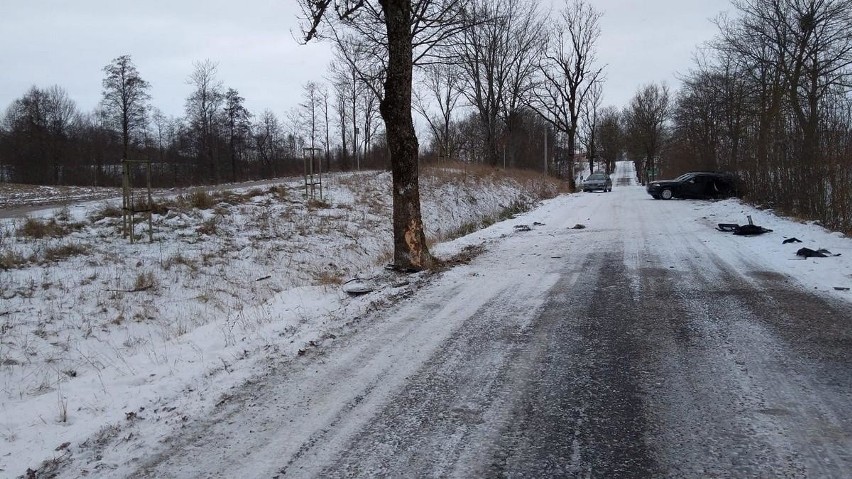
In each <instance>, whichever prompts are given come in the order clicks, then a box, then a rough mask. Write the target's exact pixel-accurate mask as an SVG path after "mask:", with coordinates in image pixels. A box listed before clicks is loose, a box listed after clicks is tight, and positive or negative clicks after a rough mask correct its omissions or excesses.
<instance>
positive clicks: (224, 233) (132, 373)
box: [0, 163, 852, 476]
mask: <svg viewBox="0 0 852 479" xmlns="http://www.w3.org/2000/svg"><path fill="white" fill-rule="evenodd" d="M618 169H619V173H618V174H621V175H622V176H625V175H626V176H631V164H629V163H620V164H619V166H618ZM388 188H389V179H388V177H387V174H384V173H383V174H378V175H377V174H375V173H363V174H357V175H343V176H341V177H338V178H335V179H334V180H333V181H332V182H331V183H330V184H329V193H330V195H329V198H328V199H327V200H326V202H327V204H312V205H306V204H305V203H304V202H303V200H302V198H301V196H300V190H299V184H298V182H294V183H284V184H281V185H276V186H275V187H274V188H260V189H257V190H246V191H234V192H232V193H230V194H223V195H221V196H219V197H217V198H216V202H215V204H214V205H213V206H212V207H210V208H207V209H203V210H198V209H195V208H190V207H186V206H175V207H173V208H172V209H170V210H169V211H168V212H164V213H163V214H162V215H160V216H158V218H157V223H156V229H157V241H156V242H155V243H154V244H153V245H151V244H147V243H137V244H134V245H129V244H127V242H126V241H124V240H121V239H120V238H119V237H118V235H117V234H116V228H117V221H118V220H117V219H115V218H110V217H105V218H97V219H96V220H95V222H94V224H87V225H86V226H84V227H79V228H77V229H74V231H71V232H70V233H68V234H67V235H65V236H63V237H62V238H55V239H43V240H28V239H22V238H18V237H16V236H15V235H14V232H15V231H17V229H19V228H21V227H22V225H23V220H17V221H15V222H11V223H7V224H6V226H5V228H6V232H5V233H4V235H3V236H2V241H3V243H2V244H0V248H2V251H13V252H17V254H18V255H19V256H21V257H27V256H28V255H29V257H33V258H35V259H34V260H33V262H32V264H28V265H27V266H25V267H20V268H15V269H10V270H8V271H3V272H2V273H0V274H2V279H0V291H2V294H3V303H2V306H0V314H2V316H0V321H2V323H0V325H2V326H0V327H2V329H0V333H2V335H0V358H2V361H3V363H2V369H0V379H2V388H3V389H2V396H0V401H2V404H0V411H2V420H0V441H2V442H3V444H4V447H3V448H2V450H3V451H4V452H3V453H2V456H0V473H2V474H0V475H10V476H17V475H20V474H23V473H24V471H25V470H26V469H27V468H28V467H32V468H36V467H39V465H40V464H39V463H40V462H41V461H42V460H46V459H47V460H49V459H55V460H56V462H57V463H62V462H63V461H65V460H67V459H68V458H69V457H72V456H73V455H74V454H75V453H77V452H79V451H80V450H83V449H84V450H86V451H87V454H92V453H93V452H92V451H94V454H95V455H97V454H98V447H99V446H100V445H101V444H104V445H105V444H110V447H111V448H113V449H111V450H110V451H109V452H110V459H111V461H113V462H112V463H113V464H116V465H117V467H118V466H119V465H122V464H125V463H127V462H130V461H133V460H134V458H138V457H139V456H140V455H143V456H144V451H140V450H139V449H138V448H139V447H141V446H140V444H150V443H151V441H159V440H160V439H162V438H165V437H168V436H169V435H170V433H171V432H172V431H174V430H176V429H179V428H182V427H184V426H185V425H186V424H187V423H188V422H191V421H192V418H197V417H203V415H204V414H205V411H210V410H211V408H213V407H214V406H215V405H216V404H217V403H219V402H220V401H224V400H225V398H227V397H229V395H230V394H232V393H233V391H232V388H234V387H237V386H239V385H241V384H243V383H245V382H246V381H254V380H259V379H257V378H262V377H263V376H264V374H263V371H264V369H265V368H270V367H276V365H277V364H286V359H287V358H293V357H296V356H298V355H299V354H301V353H302V352H304V351H308V350H310V349H311V348H313V347H322V346H324V345H326V344H329V343H333V342H335V341H337V340H339V338H338V337H337V335H339V334H345V332H346V331H347V328H345V327H342V326H344V325H345V324H347V323H353V322H354V324H355V326H353V327H357V321H358V318H362V317H364V316H365V315H368V314H369V313H370V312H371V311H374V310H376V309H379V308H381V307H382V306H383V305H384V304H388V303H391V302H393V301H395V300H396V299H398V298H401V297H410V296H412V295H414V296H416V295H417V294H418V291H419V290H418V285H419V284H421V283H423V282H425V281H431V279H430V276H429V275H424V274H417V275H410V276H408V277H405V276H395V275H389V274H388V273H385V272H382V269H381V267H380V266H381V263H382V262H386V261H387V260H388V256H387V253H388V252H389V251H390V249H389V248H390V231H389V225H390V222H389V214H390V213H389V205H388V203H387V198H386V197H387V196H388V195H387V194H386V192H387V191H388ZM422 188H423V196H424V205H423V210H424V216H425V223H426V225H427V228H430V231H429V232H430V233H431V235H432V236H434V237H436V238H445V237H450V236H452V235H453V232H455V231H463V232H467V231H473V230H475V229H476V228H478V227H480V226H484V225H487V224H490V223H491V222H492V221H493V220H495V219H498V218H499V216H500V214H501V213H504V212H505V211H506V210H507V209H508V210H515V211H520V210H521V209H523V208H522V206H523V205H524V204H531V203H533V202H535V199H536V198H538V197H540V196H546V195H547V193H548V192H550V193H552V190H549V189H548V188H549V187H548V186H547V185H546V184H545V183H543V182H526V183H519V182H517V181H514V180H496V179H493V178H492V179H482V178H476V177H474V176H470V175H464V174H461V173H458V172H455V173H454V172H439V171H431V172H427V173H426V174H424V176H423V186H422ZM616 188H617V189H620V188H625V189H626V188H630V190H629V191H626V192H625V193H626V194H624V195H623V198H624V199H625V201H628V200H629V201H631V202H634V201H647V203H643V204H642V207H643V208H656V209H661V210H664V211H668V212H669V213H670V217H671V219H672V221H675V222H677V223H678V224H679V225H681V226H682V227H683V228H684V230H688V231H689V234H697V235H700V236H701V237H703V238H705V239H704V241H705V243H706V244H707V246H708V248H711V249H712V250H714V251H715V252H716V253H717V254H718V256H719V257H721V258H723V259H724V260H725V261H729V262H730V263H732V264H736V263H737V262H738V261H742V260H744V259H747V260H748V261H749V262H751V263H761V264H763V265H765V268H764V269H765V270H774V271H777V272H779V273H781V274H784V275H785V276H786V277H788V279H789V281H790V282H791V283H798V284H799V285H800V286H801V287H802V288H806V289H808V290H817V291H818V292H820V293H821V294H825V295H830V296H832V297H835V298H840V299H843V300H846V301H852V293H850V292H849V291H842V290H837V289H835V287H841V288H842V287H844V286H850V285H852V241H850V240H849V239H848V238H845V237H843V236H842V235H839V234H836V233H831V232H828V231H825V230H824V229H822V228H820V227H819V226H817V225H814V224H809V223H800V222H795V221H790V220H787V219H783V218H779V217H776V216H774V215H773V214H772V212H771V211H765V210H764V211H760V210H757V209H755V208H752V207H749V206H746V205H744V204H742V203H741V202H740V201H738V200H724V201H715V202H708V201H681V200H672V201H654V200H651V199H650V197H648V196H647V195H646V194H645V193H644V191H642V190H641V187H639V186H636V185H635V184H633V185H631V186H626V187H623V186H618V185H617V186H616ZM603 194H606V195H612V194H614V193H585V194H584V193H580V194H573V195H562V196H558V197H556V198H554V199H551V200H546V201H544V202H542V203H541V204H540V206H539V207H538V208H536V209H534V210H532V211H530V212H528V213H523V214H518V215H516V216H515V217H514V218H513V219H511V220H508V221H502V222H498V223H496V224H493V225H491V226H489V227H487V228H484V229H480V230H479V231H475V232H472V233H471V234H468V235H466V236H463V237H461V238H458V239H455V240H452V241H446V242H443V243H439V244H436V245H435V246H434V247H433V252H435V253H436V254H438V255H439V256H441V257H443V258H449V257H451V256H454V255H457V254H459V253H460V252H462V251H463V250H465V248H468V247H479V246H482V245H486V246H488V245H491V246H493V245H494V244H495V243H499V242H501V241H503V240H504V238H506V237H508V236H512V237H514V238H517V235H515V234H514V233H515V232H516V228H515V227H516V226H521V225H529V226H532V227H533V228H535V227H536V226H535V224H536V222H541V223H547V224H549V225H550V226H549V227H555V224H557V223H558V224H559V225H561V226H560V227H565V226H566V225H567V227H570V226H571V225H573V224H574V223H583V224H585V225H586V226H587V227H589V228H604V227H606V228H623V229H633V228H635V229H638V227H637V223H638V222H639V221H641V218H638V217H636V218H631V219H630V220H629V221H626V222H625V223H624V224H610V220H609V219H608V218H605V217H604V218H601V217H596V216H593V215H592V214H591V213H586V212H587V211H592V210H593V209H594V205H595V202H596V200H597V199H599V198H598V197H597V195H603ZM99 211H103V207H102V205H100V204H93V205H84V206H82V207H80V208H76V207H75V208H71V209H70V211H60V212H59V213H60V216H68V217H69V221H68V223H73V222H74V221H76V220H80V219H82V218H83V217H86V216H93V215H94V216H97V213H98V212H99ZM749 215H750V216H751V217H752V219H753V221H754V223H755V224H758V225H761V226H764V227H766V228H770V229H772V230H773V232H771V233H768V234H765V235H762V236H754V237H738V236H733V235H731V234H730V233H723V232H720V231H717V230H716V229H715V226H716V224H718V223H740V224H744V223H745V222H746V221H747V220H746V216H749ZM46 216H49V215H46ZM482 218H490V219H487V220H484V221H483V219H482ZM788 237H796V238H798V239H800V240H802V241H803V243H801V244H782V240H783V239H785V238H788ZM578 238H580V236H578ZM535 241H536V240H535V236H529V244H528V246H529V249H530V250H531V251H535V250H536V246H537V245H536V244H535V243H534V242H535ZM578 241H580V240H579V239H578ZM63 242H67V243H74V244H81V245H87V246H86V248H87V249H86V251H85V252H83V253H80V254H76V255H72V256H70V257H68V258H65V259H62V260H58V261H54V262H50V261H46V260H45V259H44V258H45V254H46V252H47V250H48V249H50V248H53V247H58V246H61V245H63V244H65V243H63ZM665 244H666V245H669V246H671V245H675V246H673V248H674V249H677V246H676V245H677V242H676V241H667V242H666V243H665ZM491 246H489V247H491ZM516 246H517V247H518V248H521V247H522V246H523V245H520V246H518V245H516ZM801 246H807V247H811V248H813V249H818V248H825V249H828V250H830V251H831V252H832V253H840V254H841V256H837V257H829V258H813V259H802V258H800V257H797V256H796V255H795V252H796V250H797V249H798V248H799V247H801ZM566 247H568V246H566ZM573 248H575V249H576V254H582V253H583V251H584V250H585V249H586V248H584V246H583V245H582V243H581V242H579V243H577V244H576V245H573ZM688 253H689V251H686V250H682V251H681V250H677V251H665V252H662V254H663V255H669V256H670V257H671V258H673V259H674V258H678V257H682V256H683V255H684V254H688ZM536 254H539V253H536ZM548 257H549V256H547V255H545V256H544V257H543V258H545V259H546V258H548ZM540 260H541V261H544V259H540ZM488 268H490V269H489V270H486V271H474V272H473V273H474V274H477V275H484V276H485V277H486V278H500V277H501V276H504V275H505V274H506V273H505V271H506V268H507V265H505V264H502V265H501V264H498V263H493V262H492V263H489V265H488ZM501 268H502V269H501ZM468 273H469V274H470V273H471V272H470V271H468ZM355 276H361V277H363V278H365V279H367V280H368V281H370V282H372V283H373V284H374V285H375V286H376V287H377V288H378V290H377V291H375V292H373V293H370V294H367V295H364V296H360V297H355V298H352V297H348V296H347V295H345V294H343V293H341V291H340V284H339V283H340V282H341V281H343V280H346V279H348V278H352V277H355ZM448 276H450V277H452V275H448ZM139 278H141V279H139ZM457 280H459V281H462V280H463V279H459V278H457ZM426 299H427V300H428V301H432V302H435V303H436V304H438V303H439V302H440V301H442V299H441V298H439V297H435V298H426ZM465 301H466V302H468V303H470V302H471V299H470V298H468V299H466V300H465ZM412 308H413V310H414V311H415V312H416V308H414V307H413V306H412ZM458 308H459V310H464V309H466V308H467V309H469V308H475V301H474V302H473V304H459V305H458ZM412 314H415V313H412ZM459 314H461V313H459ZM424 328H425V326H424ZM422 334H429V331H426V330H424V331H422ZM388 347H390V345H389V346H388ZM411 354H412V355H415V353H414V352H411ZM417 354H420V355H421V356H422V355H424V354H425V352H418V353H417ZM415 359H416V358H411V359H410V360H408V361H402V360H397V361H392V360H391V359H388V360H387V361H388V362H389V363H388V364H385V365H383V367H392V366H393V365H392V364H390V363H397V362H400V363H403V364H407V365H408V367H412V368H414V367H416V361H415ZM252 378H255V379H252ZM229 391H230V392H229ZM307 400H310V398H308V399H307ZM323 400H327V401H330V402H334V401H335V399H334V398H326V399H323ZM317 414H320V412H317ZM139 423H145V424H146V427H145V428H127V427H125V426H126V425H128V424H139ZM235 427H236V426H235ZM132 431H136V433H139V432H140V431H147V432H145V434H146V436H145V437H144V438H143V439H142V440H140V439H139V438H135V437H131V436H132V435H133V432H132ZM245 433H246V432H245V431H234V434H235V435H236V436H241V435H244V434H245ZM125 439H126V440H125ZM116 444H118V446H116ZM116 447H117V449H116ZM96 459H97V458H95V460H96ZM43 467H45V468H48V469H49V464H48V465H46V466H43ZM119 470H120V467H119Z"/></svg>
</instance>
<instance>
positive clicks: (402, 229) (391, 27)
mask: <svg viewBox="0 0 852 479" xmlns="http://www.w3.org/2000/svg"><path fill="white" fill-rule="evenodd" d="M379 3H380V4H381V5H382V8H383V10H384V13H385V25H386V27H387V34H388V53H389V57H388V69H387V78H386V80H385V96H384V98H383V99H382V101H381V104H380V106H379V110H380V112H381V114H382V118H383V119H384V121H385V129H386V131H387V138H388V147H389V149H390V153H391V171H392V174H393V236H394V238H393V242H394V266H395V267H396V268H398V269H402V270H423V269H426V268H429V267H431V266H432V263H433V258H432V255H431V254H430V253H429V250H428V248H427V246H426V236H425V234H424V232H423V221H422V219H421V214H420V185H419V180H418V164H417V159H418V143H417V136H416V134H415V132H414V121H413V119H412V117H411V88H412V86H411V85H412V69H413V65H412V40H411V32H410V31H409V28H410V23H411V15H412V7H411V1H410V0H380V2H379Z"/></svg>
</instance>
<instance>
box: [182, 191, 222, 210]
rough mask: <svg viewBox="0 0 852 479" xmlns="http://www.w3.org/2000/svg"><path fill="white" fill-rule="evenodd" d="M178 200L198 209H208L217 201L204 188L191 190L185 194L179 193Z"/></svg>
mask: <svg viewBox="0 0 852 479" xmlns="http://www.w3.org/2000/svg"><path fill="white" fill-rule="evenodd" d="M178 202H179V203H181V204H183V205H186V206H187V207H190V208H195V209H199V210H209V209H210V208H213V207H214V206H215V205H216V203H217V201H216V199H215V198H214V197H213V196H212V195H211V194H210V193H208V192H207V191H205V190H193V191H192V192H191V193H189V194H187V195H180V196H179V197H178Z"/></svg>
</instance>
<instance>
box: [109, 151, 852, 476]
mask: <svg viewBox="0 0 852 479" xmlns="http://www.w3.org/2000/svg"><path fill="white" fill-rule="evenodd" d="M632 174H633V172H632V171H631V170H630V169H629V165H628V164H626V163H623V164H621V165H620V169H619V170H618V171H617V176H618V177H617V178H616V183H615V184H616V186H615V188H614V189H613V191H612V192H611V193H590V194H584V195H579V197H578V198H572V199H573V201H574V202H572V203H571V205H572V206H571V208H570V210H569V209H566V208H564V207H560V203H559V202H558V201H557V202H552V203H549V204H548V205H547V206H545V207H543V208H541V209H540V210H538V211H536V212H535V213H534V214H535V215H536V216H535V219H536V221H539V222H541V223H543V225H542V226H538V227H536V228H534V229H533V230H532V231H529V232H526V233H523V234H521V233H518V234H514V235H509V236H507V237H505V238H502V239H500V240H498V241H494V242H491V243H488V244H487V245H486V246H487V251H486V252H485V253H483V254H482V255H480V256H479V257H477V258H476V259H475V260H474V261H473V262H472V263H471V264H470V265H463V266H459V267H456V268H454V269H453V270H451V271H449V272H446V273H443V274H442V275H441V276H440V277H438V278H436V279H435V280H434V281H433V282H432V283H431V284H429V285H428V286H426V287H424V288H423V289H421V290H420V291H419V292H418V294H417V295H416V297H414V298H411V299H409V300H406V301H403V302H401V303H400V304H398V305H396V306H394V307H392V308H391V309H390V310H389V311H385V312H383V313H381V315H380V317H377V318H374V319H372V320H370V321H367V322H366V323H365V324H362V325H360V326H359V329H358V330H357V331H352V332H351V334H348V335H347V336H346V337H345V338H340V339H339V340H338V341H336V342H335V343H334V344H332V345H331V346H328V347H325V348H321V350H320V351H318V352H316V353H311V354H309V355H306V356H305V357H300V358H298V359H296V360H294V361H293V363H292V364H288V365H287V367H281V368H270V372H269V374H268V375H267V376H265V377H263V378H258V380H256V381H252V382H250V383H247V384H246V385H244V386H243V387H242V388H240V389H239V390H235V391H233V394H231V395H230V396H229V399H228V400H227V401H223V402H222V403H221V405H220V406H219V407H218V408H217V409H216V410H215V411H214V412H213V413H211V414H210V415H207V416H205V417H200V418H191V419H190V421H188V422H187V424H186V426H185V427H184V428H183V429H180V430H178V432H177V433H176V434H175V435H173V436H171V437H169V438H167V439H166V440H164V441H162V442H161V443H159V444H155V445H149V446H146V447H150V448H153V449H150V450H147V451H145V453H144V455H142V456H141V457H140V458H139V459H138V460H136V461H133V462H132V463H130V464H123V465H120V466H118V467H116V468H114V469H113V470H112V471H106V470H101V471H102V472H104V473H105V474H107V475H109V474H114V475H116V476H122V477H124V476H132V477H158V478H159V477H219V478H233V477H353V476H380V477H412V476H414V477H421V476H428V477H433V476H441V477H443V476H449V477H566V476H567V477H574V476H583V477H587V476H589V477H660V476H668V477H838V478H840V477H852V328H850V327H849V325H850V318H852V308H850V305H849V304H848V303H842V302H835V301H832V300H829V299H826V297H822V296H818V295H814V294H811V293H809V292H807V291H805V290H803V289H802V288H799V287H796V286H795V285H793V284H792V283H790V282H787V281H784V277H783V276H782V275H781V274H779V273H777V272H774V271H771V270H767V269H765V268H766V267H765V266H764V265H761V264H755V263H754V262H753V261H751V260H750V259H749V258H748V257H747V256H746V255H743V256H742V257H739V258H737V261H730V259H726V258H729V257H730V256H725V257H723V256H720V255H719V254H718V253H717V251H715V250H714V249H713V248H712V247H710V246H708V243H707V242H705V241H703V239H704V237H703V236H702V235H703V233H702V231H700V230H699V229H698V228H697V227H696V226H695V225H683V224H679V222H678V221H677V218H678V217H679V216H678V215H679V211H681V210H682V209H685V208H690V204H691V202H689V201H653V200H651V199H650V198H649V197H648V196H647V195H646V194H645V193H644V191H643V190H642V189H641V188H640V187H636V186H625V184H629V183H630V181H629V180H628V179H629V178H630V177H631V175H632ZM563 206H564V204H563ZM529 221H530V222H531V221H532V219H529ZM576 223H583V224H585V225H586V228H585V229H582V230H577V229H572V228H571V226H573V225H574V224H576ZM104 454H105V456H104V459H103V460H104V461H108V460H109V453H108V452H105V453H104ZM95 470H97V468H95Z"/></svg>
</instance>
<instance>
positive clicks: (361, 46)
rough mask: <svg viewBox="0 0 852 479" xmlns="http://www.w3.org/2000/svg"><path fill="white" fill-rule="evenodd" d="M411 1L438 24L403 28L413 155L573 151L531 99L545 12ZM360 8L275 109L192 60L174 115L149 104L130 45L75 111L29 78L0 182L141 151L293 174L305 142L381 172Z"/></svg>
mask: <svg viewBox="0 0 852 479" xmlns="http://www.w3.org/2000/svg"><path fill="white" fill-rule="evenodd" d="M344 3H346V2H344ZM367 3H368V4H370V3H371V2H367ZM412 5H413V6H414V9H413V12H415V13H418V14H426V13H428V12H430V9H431V12H432V13H431V15H433V19H434V18H438V17H436V16H435V15H437V14H440V18H441V20H442V21H441V22H435V21H432V20H433V19H430V18H428V16H424V17H423V18H424V21H422V22H420V23H419V24H418V25H417V26H416V28H417V29H418V30H417V31H413V32H412V35H413V38H414V42H413V45H412V50H413V52H414V53H413V63H414V64H415V67H416V68H415V71H414V77H413V83H412V89H413V96H414V98H415V101H414V104H413V107H414V112H415V113H416V114H417V115H418V116H417V124H418V125H419V127H420V134H419V136H421V137H423V138H424V139H425V141H423V142H421V143H420V146H419V150H420V155H419V160H418V161H420V162H446V161H461V162H477V163H485V164H490V165H492V166H495V167H511V168H529V169H534V170H538V171H549V172H551V173H554V172H559V171H564V168H562V167H561V166H559V165H561V164H562V163H563V162H564V161H565V159H566V158H568V157H569V156H571V155H572V154H573V153H574V152H575V151H576V150H577V149H579V148H580V146H579V142H576V143H577V145H576V147H575V148H569V147H568V146H567V141H568V139H567V138H568V136H569V133H571V134H576V133H575V132H576V131H577V130H578V125H577V124H574V126H573V130H571V131H565V129H564V128H562V129H560V126H559V124H558V123H554V121H553V119H548V118H545V117H543V116H541V115H540V114H539V113H538V111H537V110H536V109H535V108H534V107H533V100H534V98H535V93H536V91H537V90H536V89H537V88H539V89H540V88H541V81H540V79H541V78H543V77H544V76H545V75H544V71H545V69H546V68H547V65H546V62H545V57H544V53H545V46H546V44H547V38H548V37H549V36H550V34H549V33H550V32H548V31H547V29H546V28H545V23H546V22H545V19H546V18H547V17H548V15H549V12H546V11H544V10H543V9H542V8H541V7H540V6H539V5H538V3H537V2H536V1H531V0H498V1H496V2H494V1H483V0H441V1H425V0H424V1H419V2H417V1H415V2H412ZM368 6H369V5H368ZM571 8H573V9H583V8H584V9H590V7H588V5H586V4H584V3H582V2H573V1H571V2H566V4H565V6H564V10H565V11H569V10H570V9H571ZM367 10H369V13H370V14H369V15H360V16H359V19H360V20H359V21H358V22H354V23H352V22H350V23H349V24H347V25H346V28H337V29H332V30H330V32H331V33H329V36H331V37H333V44H334V45H335V48H336V51H337V55H336V59H335V61H334V62H333V63H332V64H331V65H330V66H329V69H328V72H327V74H326V75H325V78H321V79H320V78H318V79H317V80H316V81H313V82H310V83H309V84H308V85H303V90H304V92H305V94H304V96H303V99H302V101H301V102H299V104H297V105H294V106H293V107H292V109H291V110H289V111H286V112H283V114H280V113H276V112H272V111H269V110H265V111H261V112H250V111H249V110H248V109H247V108H246V107H245V98H244V97H243V96H242V95H241V94H240V92H239V91H238V90H237V89H236V88H233V87H227V88H226V87H225V86H224V85H223V83H222V82H221V81H220V80H219V79H218V78H217V64H216V63H214V62H213V61H211V60H204V61H200V62H197V63H195V64H194V65H193V70H192V71H191V73H190V74H189V75H188V77H187V81H186V82H187V84H188V85H190V86H191V87H192V92H191V94H190V95H189V96H188V98H187V99H186V101H185V105H184V113H185V114H184V116H183V117H170V116H167V115H164V114H163V113H162V112H161V111H160V110H158V109H157V108H156V107H154V106H153V104H152V101H151V98H150V96H149V93H148V92H149V89H150V85H149V84H148V82H147V81H146V80H145V79H144V72H139V71H137V69H136V67H135V66H134V64H133V61H132V58H131V56H130V55H123V56H121V57H118V58H116V59H114V60H112V61H111V62H110V63H109V64H108V65H107V66H106V67H104V72H105V77H104V80H103V101H102V102H101V104H100V105H99V106H98V107H97V108H96V109H95V110H94V111H92V112H88V113H86V112H81V111H79V110H78V108H77V106H76V104H75V103H74V101H73V100H71V99H70V98H69V96H68V94H67V92H66V91H65V90H64V89H63V88H62V87H61V86H53V87H50V88H39V87H35V86H34V87H33V88H31V89H30V90H29V91H28V92H26V93H25V94H24V95H23V96H22V97H21V98H19V99H17V100H15V101H13V102H12V104H11V105H9V106H8V108H7V109H6V112H5V115H4V116H3V117H2V121H0V181H6V182H18V183H42V184H69V185H70V184H76V185H96V186H108V185H116V184H118V183H119V182H120V176H119V172H120V162H121V160H122V159H123V158H128V159H136V160H139V159H145V160H150V161H151V162H152V164H153V171H154V177H153V182H154V184H155V185H157V186H179V185H189V184H204V183H218V182H223V181H240V180H250V179H258V178H268V177H274V176H280V175H291V174H298V173H299V172H300V171H301V169H302V160H303V149H304V148H306V147H310V146H312V145H313V147H314V148H320V149H322V150H323V156H324V161H325V169H327V170H350V169H360V168H370V169H375V168H390V154H389V149H388V143H387V137H386V134H385V131H384V128H383V125H382V124H381V123H380V121H379V120H380V115H379V105H380V102H381V101H382V84H383V81H384V79H385V71H386V70H385V68H386V65H387V59H386V54H385V53H382V48H384V44H385V43H386V41H384V40H383V39H382V33H381V28H379V27H378V25H380V24H381V23H382V22H383V21H384V20H383V17H382V12H381V9H380V8H372V9H367ZM578 11H579V10H578ZM587 46H588V47H591V46H593V45H587ZM575 103H576V105H575V108H576V110H577V112H579V109H580V107H581V104H580V101H579V100H578V101H576V102H575ZM578 114H579V113H578ZM578 138H579V137H578Z"/></svg>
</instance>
